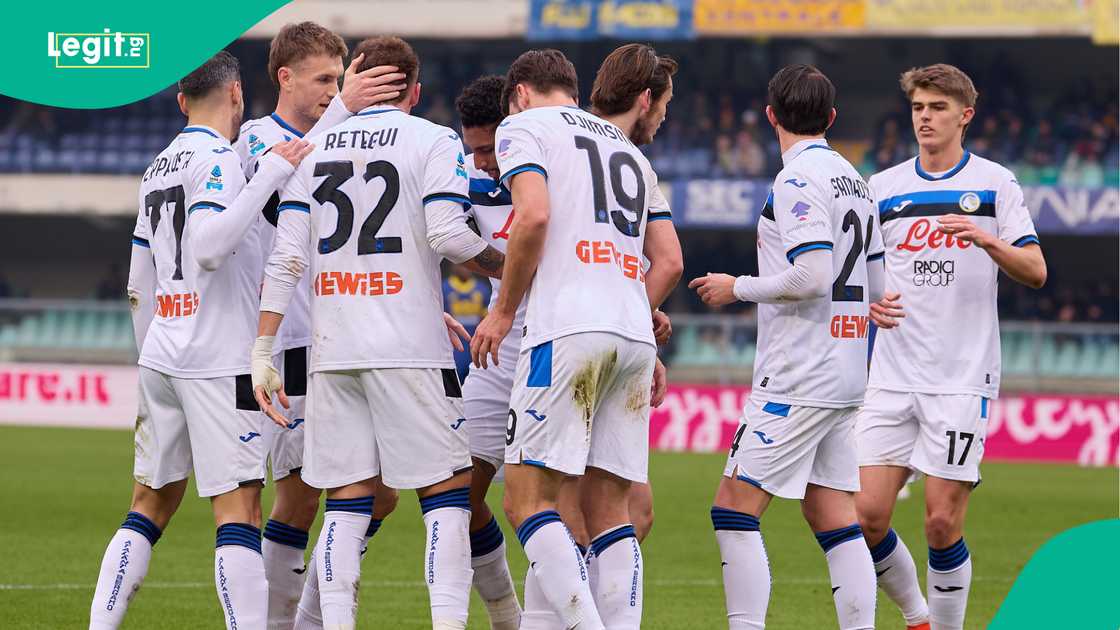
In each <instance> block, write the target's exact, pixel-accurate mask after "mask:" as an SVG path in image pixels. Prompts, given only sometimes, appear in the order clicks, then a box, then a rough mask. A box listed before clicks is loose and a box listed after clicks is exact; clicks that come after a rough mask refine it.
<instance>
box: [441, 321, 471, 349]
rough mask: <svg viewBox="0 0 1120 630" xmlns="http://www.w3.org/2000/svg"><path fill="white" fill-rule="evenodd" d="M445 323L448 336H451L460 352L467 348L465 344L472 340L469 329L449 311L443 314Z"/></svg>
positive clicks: (453, 343) (452, 341)
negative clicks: (449, 313)
mask: <svg viewBox="0 0 1120 630" xmlns="http://www.w3.org/2000/svg"><path fill="white" fill-rule="evenodd" d="M443 323H444V324H445V325H446V326H447V336H448V337H450V338H451V345H452V347H454V348H455V349H456V350H457V351H459V352H462V351H464V350H466V349H467V347H466V346H464V345H463V344H464V343H468V344H469V343H470V342H471V334H470V333H469V332H467V329H466V328H465V327H464V326H463V325H462V324H460V323H459V320H457V319H455V318H454V317H452V316H451V315H448V314H447V313H444V314H443Z"/></svg>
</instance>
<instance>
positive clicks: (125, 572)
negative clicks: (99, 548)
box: [89, 512, 163, 630]
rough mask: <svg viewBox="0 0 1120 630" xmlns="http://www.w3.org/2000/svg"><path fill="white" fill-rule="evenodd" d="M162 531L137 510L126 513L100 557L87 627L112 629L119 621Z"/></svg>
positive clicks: (143, 573)
mask: <svg viewBox="0 0 1120 630" xmlns="http://www.w3.org/2000/svg"><path fill="white" fill-rule="evenodd" d="M162 534H163V532H162V531H160V529H159V528H158V527H156V525H155V523H153V522H152V521H151V520H149V519H148V517H146V516H144V515H143V514H140V513H139V512H129V513H128V515H127V516H126V517H125V519H124V523H122V524H121V527H120V529H118V530H117V533H116V534H114V535H113V538H112V539H111V540H109V546H108V547H106V548H105V555H104V557H102V558H101V572H100V573H99V574H98V576H97V590H95V591H94V592H93V603H92V604H91V605H90V612H89V627H90V630H115V629H116V628H117V626H119V625H120V623H121V621H122V620H123V619H124V613H125V611H127V610H128V604H129V602H131V601H132V597H133V595H135V594H136V591H137V590H139V589H140V585H141V584H142V583H143V582H144V576H145V575H147V574H148V562H149V561H150V560H151V558H152V547H153V546H154V545H155V544H156V541H158V540H159V537H160V536H161V535H162Z"/></svg>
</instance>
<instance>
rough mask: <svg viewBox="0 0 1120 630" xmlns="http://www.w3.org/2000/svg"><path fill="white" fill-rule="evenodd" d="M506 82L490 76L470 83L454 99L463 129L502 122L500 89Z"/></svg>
mask: <svg viewBox="0 0 1120 630" xmlns="http://www.w3.org/2000/svg"><path fill="white" fill-rule="evenodd" d="M505 84H506V80H505V78H503V77H500V76H497V75H494V74H491V75H487V76H484V77H479V78H477V79H475V80H474V81H471V82H470V84H469V85H467V87H465V88H463V91H462V92H460V93H459V97H458V98H456V99H455V109H457V110H459V119H460V120H461V121H462V123H463V127H489V126H491V125H496V124H498V123H500V122H502V119H503V118H505V116H504V115H503V114H502V89H503V88H504V87H505Z"/></svg>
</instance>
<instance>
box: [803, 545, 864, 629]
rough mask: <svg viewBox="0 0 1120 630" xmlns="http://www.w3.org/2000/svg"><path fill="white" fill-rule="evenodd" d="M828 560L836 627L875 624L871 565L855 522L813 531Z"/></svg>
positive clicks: (858, 626)
mask: <svg viewBox="0 0 1120 630" xmlns="http://www.w3.org/2000/svg"><path fill="white" fill-rule="evenodd" d="M816 536H817V542H818V543H820V545H821V549H822V550H824V557H825V559H826V560H827V561H828V574H829V577H831V578H832V599H833V603H834V604H835V605H836V617H837V619H838V621H839V622H840V630H872V629H873V628H874V627H875V567H874V565H872V563H871V553H870V552H869V551H868V550H867V543H866V542H865V541H864V540H863V530H861V529H860V527H859V524H858V523H857V524H855V525H849V526H847V527H841V528H840V529H832V530H828V531H824V532H817V533H816Z"/></svg>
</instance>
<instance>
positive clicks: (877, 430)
mask: <svg viewBox="0 0 1120 630" xmlns="http://www.w3.org/2000/svg"><path fill="white" fill-rule="evenodd" d="M989 407H990V401H989V400H988V399H987V398H986V397H984V396H979V395H975V394H919V393H914V392H897V391H891V390H885V389H879V388H875V387H869V388H868V389H867V397H866V398H865V399H864V402H863V408H862V409H860V412H859V414H858V415H857V418H856V446H857V448H858V451H859V465H860V466H903V467H907V468H910V469H912V470H916V471H918V472H922V473H925V474H926V475H929V476H931V477H938V478H940V479H952V480H956V481H968V482H972V483H978V482H979V481H980V461H981V460H983V459H984V438H985V437H987V434H988V410H989Z"/></svg>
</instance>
